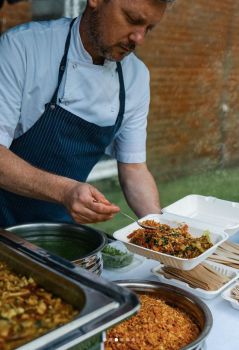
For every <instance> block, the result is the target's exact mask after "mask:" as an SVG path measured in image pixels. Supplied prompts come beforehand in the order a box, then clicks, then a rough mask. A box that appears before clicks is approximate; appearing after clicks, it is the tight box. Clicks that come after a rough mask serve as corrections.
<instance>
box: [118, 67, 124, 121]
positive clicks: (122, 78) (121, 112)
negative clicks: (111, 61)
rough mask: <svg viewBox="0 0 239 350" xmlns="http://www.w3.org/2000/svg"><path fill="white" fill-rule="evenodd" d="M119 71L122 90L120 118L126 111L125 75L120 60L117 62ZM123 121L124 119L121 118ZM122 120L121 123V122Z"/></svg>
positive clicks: (120, 93) (120, 94)
mask: <svg viewBox="0 0 239 350" xmlns="http://www.w3.org/2000/svg"><path fill="white" fill-rule="evenodd" d="M116 64H117V72H118V76H119V83H120V92H119V100H120V109H119V114H118V119H119V118H120V117H122V118H123V116H124V112H125V86H124V77H123V71H122V65H121V63H120V62H117V63H116ZM121 122H122V120H121ZM121 122H120V124H121Z"/></svg>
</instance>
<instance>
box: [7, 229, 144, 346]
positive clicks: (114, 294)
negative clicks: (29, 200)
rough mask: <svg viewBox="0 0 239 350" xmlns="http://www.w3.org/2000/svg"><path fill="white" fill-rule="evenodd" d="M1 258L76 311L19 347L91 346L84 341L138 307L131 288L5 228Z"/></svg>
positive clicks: (17, 271) (125, 316)
mask: <svg viewBox="0 0 239 350" xmlns="http://www.w3.org/2000/svg"><path fill="white" fill-rule="evenodd" d="M0 260H1V261H3V262H5V263H6V264H7V265H8V266H9V267H10V268H12V270H13V271H15V272H16V273H20V274H24V275H25V276H31V277H33V278H34V280H35V281H36V282H37V283H38V284H39V285H41V286H42V287H43V288H45V289H46V290H48V291H50V292H52V293H53V294H54V295H56V296H59V297H61V298H62V299H63V300H65V301H66V302H68V303H70V304H72V305H73V306H74V307H76V308H77V309H78V310H79V313H78V315H77V317H76V318H75V319H74V320H73V321H71V322H69V323H67V324H65V325H63V326H61V327H59V328H56V329H54V330H52V331H50V332H48V333H47V334H45V335H43V336H41V337H39V338H37V339H35V340H33V341H31V342H28V343H27V344H25V345H23V346H21V347H19V348H18V350H32V349H34V350H49V349H51V350H55V349H58V350H65V349H70V348H72V347H75V346H76V345H78V347H77V349H91V346H90V345H87V344H86V342H87V341H89V343H90V342H91V340H92V337H97V336H98V335H99V336H100V335H101V334H102V332H104V331H105V330H106V329H107V328H109V327H111V326H113V325H114V324H115V323H118V322H120V321H122V320H124V319H125V318H127V317H129V316H131V315H132V314H134V313H135V312H136V311H137V310H138V309H139V301H138V298H137V296H136V295H135V294H134V293H132V292H131V291H129V290H127V289H124V288H122V287H120V286H117V285H115V284H113V283H111V282H107V281H104V280H103V279H100V278H99V277H97V276H95V275H93V274H91V273H89V272H88V271H86V270H84V269H82V268H79V267H77V266H76V265H74V264H72V263H71V262H69V261H68V260H65V259H63V258H60V257H58V256H56V255H54V254H51V253H49V252H47V251H46V250H44V249H42V248H39V247H37V246H35V245H33V244H31V243H29V242H27V241H25V240H24V239H22V238H20V237H17V236H15V235H14V234H12V233H11V232H7V231H4V230H0ZM92 349H93V348H92Z"/></svg>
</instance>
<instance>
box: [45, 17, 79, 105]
mask: <svg viewBox="0 0 239 350" xmlns="http://www.w3.org/2000/svg"><path fill="white" fill-rule="evenodd" d="M76 18H77V17H76ZM76 18H74V19H73V20H72V21H71V23H70V28H69V31H68V35H67V38H66V43H65V49H64V55H63V57H62V59H61V63H60V66H59V73H58V83H57V87H56V90H55V92H54V95H53V96H52V99H51V105H56V103H57V95H58V90H59V87H60V84H61V81H62V78H63V75H64V72H65V69H66V61H67V54H68V51H69V47H70V42H71V28H72V26H73V24H74V22H75V20H76Z"/></svg>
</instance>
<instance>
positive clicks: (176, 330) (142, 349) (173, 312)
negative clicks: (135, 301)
mask: <svg viewBox="0 0 239 350" xmlns="http://www.w3.org/2000/svg"><path fill="white" fill-rule="evenodd" d="M140 301H141V309H140V311H139V313H138V314H137V315H136V316H133V317H132V318H130V319H129V320H127V321H124V322H123V323H121V324H119V325H118V326H116V327H114V328H112V329H111V330H109V331H108V332H107V340H106V343H105V350H116V349H120V350H146V349H147V350H179V349H181V348H183V347H184V346H186V345H188V344H190V343H191V342H193V341H194V340H196V339H197V337H198V336H199V334H200V329H199V328H198V326H197V325H196V323H195V322H194V321H193V320H192V319H191V318H190V316H189V315H187V314H186V313H185V312H184V311H182V310H180V309H178V308H176V307H172V306H169V305H167V303H166V302H165V301H163V300H161V299H158V298H157V297H156V296H152V295H146V294H143V295H140Z"/></svg>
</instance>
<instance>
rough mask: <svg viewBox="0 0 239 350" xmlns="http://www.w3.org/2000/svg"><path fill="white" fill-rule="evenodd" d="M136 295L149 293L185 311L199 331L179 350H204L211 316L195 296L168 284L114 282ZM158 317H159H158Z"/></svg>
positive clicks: (211, 320)
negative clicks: (194, 337)
mask: <svg viewBox="0 0 239 350" xmlns="http://www.w3.org/2000/svg"><path fill="white" fill-rule="evenodd" d="M115 283H117V284H118V285H119V286H121V287H127V288H129V289H130V290H132V291H134V292H136V293H137V294H142V293H150V294H153V295H156V296H157V297H159V298H160V299H163V300H164V301H165V302H166V303H167V304H169V305H171V306H175V307H178V308H180V309H181V310H183V311H185V312H186V313H187V314H188V315H189V316H190V317H191V318H192V320H193V321H194V322H195V323H196V324H197V325H198V327H199V329H200V335H199V337H198V338H197V339H196V340H195V341H194V342H192V343H191V344H189V345H187V346H185V347H184V348H182V349H181V350H204V349H205V346H206V345H205V341H206V338H207V336H208V334H209V332H210V330H211V328H212V324H213V319H212V314H211V311H210V310H209V308H208V307H207V305H206V304H205V303H204V302H203V301H201V299H199V298H198V297H196V296H195V295H193V294H191V293H189V292H186V291H184V290H183V289H181V288H178V287H174V286H170V285H168V284H164V283H160V282H153V281H145V280H122V281H115ZM159 317H160V315H159Z"/></svg>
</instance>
